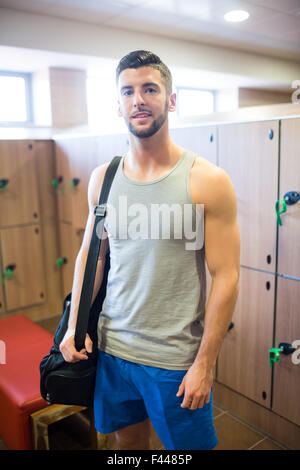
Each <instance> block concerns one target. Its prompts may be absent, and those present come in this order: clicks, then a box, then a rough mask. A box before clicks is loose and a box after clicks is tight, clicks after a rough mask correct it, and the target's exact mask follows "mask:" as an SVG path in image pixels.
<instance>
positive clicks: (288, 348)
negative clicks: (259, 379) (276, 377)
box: [269, 343, 296, 367]
mask: <svg viewBox="0 0 300 470" xmlns="http://www.w3.org/2000/svg"><path fill="white" fill-rule="evenodd" d="M295 351H296V349H295V348H293V346H292V344H290V343H280V344H279V347H278V348H271V349H269V360H270V367H272V365H273V364H274V363H275V362H279V360H280V354H284V355H285V356H288V355H289V354H293V352H295Z"/></svg>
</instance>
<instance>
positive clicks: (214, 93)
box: [176, 86, 217, 119]
mask: <svg viewBox="0 0 300 470" xmlns="http://www.w3.org/2000/svg"><path fill="white" fill-rule="evenodd" d="M180 90H193V91H208V92H210V93H212V95H213V102H214V105H213V111H212V113H215V112H216V110H217V103H216V97H217V90H214V89H212V88H197V87H189V86H176V95H177V109H176V111H177V112H176V114H177V118H178V119H191V118H197V117H202V116H205V114H210V113H204V114H197V115H196V114H193V115H191V116H180V99H179V91H180Z"/></svg>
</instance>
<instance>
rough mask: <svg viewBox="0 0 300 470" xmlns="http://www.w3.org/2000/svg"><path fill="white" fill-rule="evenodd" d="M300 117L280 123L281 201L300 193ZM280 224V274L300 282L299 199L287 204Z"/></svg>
mask: <svg viewBox="0 0 300 470" xmlns="http://www.w3.org/2000/svg"><path fill="white" fill-rule="evenodd" d="M299 136H300V118H297V119H285V120H282V121H281V152H280V182H279V199H280V200H281V199H283V197H284V195H285V194H286V193H288V192H290V191H296V192H298V193H299V194H300V150H299V148H300V140H299ZM286 209H287V210H286V212H284V213H282V214H281V215H280V218H281V221H282V225H278V273H279V274H286V275H288V276H293V277H296V278H297V279H300V248H299V240H300V200H298V202H296V203H295V204H292V205H288V204H287V205H286Z"/></svg>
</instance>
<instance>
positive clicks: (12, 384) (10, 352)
mask: <svg viewBox="0 0 300 470" xmlns="http://www.w3.org/2000/svg"><path fill="white" fill-rule="evenodd" d="M0 340H2V341H4V342H5V349H6V364H0V436H1V437H2V438H3V440H4V441H5V443H6V445H7V446H8V448H9V449H31V448H32V445H31V430H30V422H29V415H30V414H31V413H33V412H34V411H37V410H39V409H41V408H44V407H45V406H47V403H46V402H45V401H44V400H43V398H42V397H41V395H40V372H39V365H40V362H41V360H42V358H43V356H45V355H46V354H48V352H49V350H50V348H51V346H52V344H53V336H52V335H51V334H50V333H49V332H48V331H46V330H44V329H43V328H41V327H40V326H38V325H37V324H36V323H34V322H33V321H31V320H30V319H28V318H27V317H25V316H24V315H15V316H13V317H9V318H5V319H1V320H0Z"/></svg>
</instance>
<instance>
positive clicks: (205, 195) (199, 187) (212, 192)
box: [191, 156, 232, 205]
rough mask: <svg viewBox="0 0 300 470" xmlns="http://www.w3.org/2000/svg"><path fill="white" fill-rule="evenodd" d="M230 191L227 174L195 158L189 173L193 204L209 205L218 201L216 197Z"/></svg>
mask: <svg viewBox="0 0 300 470" xmlns="http://www.w3.org/2000/svg"><path fill="white" fill-rule="evenodd" d="M230 190H232V183H231V180H230V177H229V175H228V174H227V172H226V171H225V170H224V169H223V168H221V167H219V166H217V165H215V164H214V163H212V162H210V161H209V160H207V159H205V158H203V157H201V156H197V157H196V159H195V162H194V165H193V167H192V172H191V192H192V198H193V200H194V202H195V203H199V204H201V203H203V204H208V205H211V204H213V203H214V201H215V200H217V199H218V195H219V194H220V195H221V194H222V195H224V192H225V193H226V192H228V191H230Z"/></svg>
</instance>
